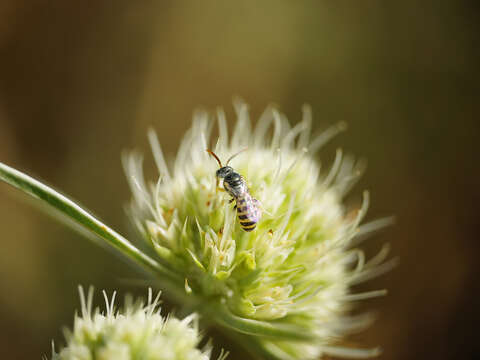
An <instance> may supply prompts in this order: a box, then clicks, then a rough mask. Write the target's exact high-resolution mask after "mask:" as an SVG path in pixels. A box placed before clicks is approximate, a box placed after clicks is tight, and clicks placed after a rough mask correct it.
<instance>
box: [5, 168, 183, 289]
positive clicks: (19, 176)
mask: <svg viewBox="0 0 480 360" xmlns="http://www.w3.org/2000/svg"><path fill="white" fill-rule="evenodd" d="M0 180H3V181H5V182H6V183H8V184H10V185H12V186H14V187H16V188H17V189H19V190H21V191H23V192H24V193H26V194H28V195H31V196H33V197H34V198H37V199H40V200H42V201H44V202H45V203H47V204H48V205H50V206H51V207H52V208H53V209H55V210H58V211H59V212H60V213H61V214H63V215H65V216H67V217H68V218H69V219H71V220H73V221H74V223H76V224H79V225H80V226H81V227H82V228H84V229H87V230H88V231H90V232H91V233H93V234H95V235H97V236H98V237H100V238H101V239H103V240H105V241H106V242H107V243H108V244H110V245H111V246H113V247H114V248H115V249H116V250H119V251H120V252H121V253H123V254H124V255H127V256H128V257H129V258H132V259H134V260H135V261H136V262H137V263H139V264H140V265H142V266H143V267H144V268H146V269H147V270H149V271H152V272H154V273H158V274H161V275H163V276H165V277H167V278H169V280H176V281H178V279H177V276H175V274H174V273H172V272H171V271H170V270H168V269H167V268H165V267H164V266H162V265H161V264H159V263H158V262H157V261H155V260H154V259H152V258H151V257H149V256H148V255H146V254H144V253H143V252H141V251H140V250H138V249H137V248H136V247H135V246H133V245H132V243H130V242H129V241H128V240H127V239H125V238H124V237H123V236H122V235H120V234H119V233H117V232H116V231H114V230H113V229H111V228H109V227H108V226H106V225H105V224H104V223H102V222H101V221H100V220H98V219H97V218H95V217H94V216H92V215H91V214H90V213H88V212H87V211H86V210H84V209H83V208H81V207H80V206H79V205H77V204H76V203H74V202H73V201H72V200H70V199H68V198H67V197H65V196H64V195H62V194H60V193H59V192H57V191H55V190H54V189H52V188H50V187H48V186H47V185H45V184H42V183H41V182H39V181H38V180H35V179H33V178H32V177H30V176H28V175H26V174H24V173H22V172H20V171H18V170H15V169H14V168H11V167H10V166H7V165H5V164H3V163H1V162H0Z"/></svg>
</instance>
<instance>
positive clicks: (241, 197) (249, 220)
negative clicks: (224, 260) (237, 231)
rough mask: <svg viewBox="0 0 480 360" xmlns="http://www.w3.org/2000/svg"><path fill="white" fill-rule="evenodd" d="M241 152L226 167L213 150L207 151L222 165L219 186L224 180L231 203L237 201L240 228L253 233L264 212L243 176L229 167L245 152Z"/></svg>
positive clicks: (219, 171)
mask: <svg viewBox="0 0 480 360" xmlns="http://www.w3.org/2000/svg"><path fill="white" fill-rule="evenodd" d="M245 150H246V149H244V150H241V151H239V152H238V153H236V154H233V155H232V156H230V158H229V159H228V161H227V164H226V165H225V166H223V165H222V162H221V161H220V159H219V158H218V156H217V155H216V154H215V153H214V152H213V151H211V150H209V149H207V151H208V153H209V154H210V155H212V156H213V157H214V158H215V159H216V160H217V162H218V164H219V165H220V168H219V169H218V170H217V172H216V174H215V175H216V177H217V184H218V180H219V179H223V187H224V188H225V190H226V191H227V193H228V194H229V195H231V196H232V199H230V202H233V201H235V206H234V209H235V210H237V216H238V221H239V222H240V226H241V227H242V229H243V230H245V231H252V230H254V229H255V228H256V227H257V223H258V222H259V221H260V218H261V216H262V212H261V210H260V201H258V200H257V199H254V198H253V197H252V195H250V193H249V192H248V187H247V183H246V182H245V179H244V178H243V176H242V175H240V174H239V173H237V172H236V171H235V170H233V168H232V167H231V166H228V164H229V163H230V161H231V160H232V159H233V158H234V157H235V156H237V155H238V154H240V153H241V152H243V151H245Z"/></svg>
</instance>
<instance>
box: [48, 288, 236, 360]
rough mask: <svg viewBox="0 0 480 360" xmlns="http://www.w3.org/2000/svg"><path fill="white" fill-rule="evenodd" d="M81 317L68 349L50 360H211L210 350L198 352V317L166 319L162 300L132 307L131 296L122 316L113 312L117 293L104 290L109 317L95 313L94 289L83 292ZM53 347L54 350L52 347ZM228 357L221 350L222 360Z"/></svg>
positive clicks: (69, 336) (150, 299)
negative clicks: (161, 304) (108, 292)
mask: <svg viewBox="0 0 480 360" xmlns="http://www.w3.org/2000/svg"><path fill="white" fill-rule="evenodd" d="M79 291H80V302H81V306H82V309H81V315H80V316H78V315H76V316H75V321H74V326H73V330H72V331H70V330H68V329H67V330H65V337H66V339H67V346H66V347H64V348H63V349H62V350H61V351H60V352H59V353H56V352H55V350H54V349H52V353H53V354H52V360H92V359H99V360H112V359H115V360H134V359H145V360H208V359H210V352H211V348H210V346H206V348H205V349H203V350H200V349H198V348H197V346H198V344H199V342H200V340H201V337H200V335H199V331H198V327H197V316H196V315H195V314H193V315H190V316H187V317H186V318H184V319H183V320H179V319H177V318H175V317H173V316H167V317H162V315H161V314H160V309H159V306H158V305H159V297H160V293H159V294H158V296H157V297H156V298H155V299H153V296H152V291H151V289H149V292H148V302H147V304H146V305H144V304H143V303H142V302H140V301H137V302H135V303H134V302H133V301H132V298H131V297H127V298H126V301H125V307H124V309H123V310H122V311H119V310H116V309H115V293H113V295H112V298H111V300H109V299H108V297H107V294H106V293H105V291H104V292H103V296H104V298H105V312H100V310H99V309H98V308H97V309H95V311H92V300H93V288H90V290H89V292H88V296H87V298H85V294H84V292H83V289H82V287H79ZM52 347H53V345H52ZM226 356H227V354H226V353H224V352H223V351H222V354H221V355H220V357H219V358H218V360H224V359H225V358H226Z"/></svg>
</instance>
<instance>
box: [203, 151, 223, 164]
mask: <svg viewBox="0 0 480 360" xmlns="http://www.w3.org/2000/svg"><path fill="white" fill-rule="evenodd" d="M207 152H208V153H209V154H210V155H212V156H213V157H214V158H215V160H217V161H218V164H219V165H220V167H223V165H222V162H221V161H220V159H219V158H218V156H217V155H216V154H215V153H214V152H213V151H212V150H210V149H207Z"/></svg>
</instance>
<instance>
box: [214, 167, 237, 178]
mask: <svg viewBox="0 0 480 360" xmlns="http://www.w3.org/2000/svg"><path fill="white" fill-rule="evenodd" d="M232 172H233V168H232V167H231V166H222V167H221V168H220V169H218V170H217V172H216V175H217V177H218V178H222V179H223V178H225V176H227V175H228V174H231V173H232Z"/></svg>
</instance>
